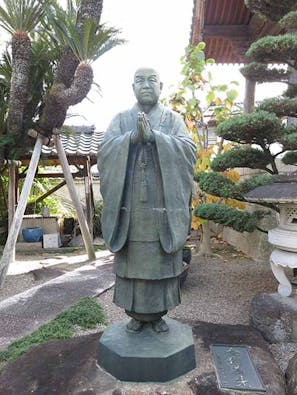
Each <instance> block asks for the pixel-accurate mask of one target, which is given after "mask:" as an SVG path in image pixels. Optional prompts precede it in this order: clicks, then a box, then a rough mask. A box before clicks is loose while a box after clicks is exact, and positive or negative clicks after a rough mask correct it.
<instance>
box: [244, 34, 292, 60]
mask: <svg viewBox="0 0 297 395" xmlns="http://www.w3.org/2000/svg"><path fill="white" fill-rule="evenodd" d="M246 54H247V56H249V57H251V58H252V59H253V60H255V61H257V62H279V63H281V62H282V63H286V62H287V61H290V60H295V59H297V35H296V34H292V33H287V34H284V35H282V36H265V37H263V38H260V39H259V40H258V41H256V42H254V43H253V44H252V45H251V46H250V48H249V49H248V51H247V53H246Z"/></svg>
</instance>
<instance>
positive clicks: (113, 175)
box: [98, 114, 132, 252]
mask: <svg viewBox="0 0 297 395" xmlns="http://www.w3.org/2000/svg"><path fill="white" fill-rule="evenodd" d="M120 123H121V115H120V114H119V115H117V116H116V117H115V118H114V119H113V121H112V122H111V124H110V126H109V128H108V129H107V131H106V132H105V135H104V139H103V142H102V143H101V145H100V146H99V152H98V170H99V176H100V192H101V195H102V198H103V201H104V207H103V213H102V218H101V225H102V233H103V238H104V240H105V242H106V244H107V246H108V248H109V249H110V250H111V251H112V252H117V251H119V250H120V249H121V248H122V247H123V245H124V243H125V241H126V238H127V229H126V231H125V230H124V231H123V230H122V231H120V232H119V229H118V225H119V216H120V210H121V202H122V196H123V190H124V186H125V178H126V168H127V162H128V157H129V146H130V138H131V133H132V131H130V132H129V131H128V132H126V133H124V134H121V125H120ZM122 225H123V224H122ZM127 226H128V224H126V227H127Z"/></svg>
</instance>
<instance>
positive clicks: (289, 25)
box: [279, 11, 297, 29]
mask: <svg viewBox="0 0 297 395" xmlns="http://www.w3.org/2000/svg"><path fill="white" fill-rule="evenodd" d="M279 24H280V25H281V27H282V28H284V29H296V28H297V11H291V12H289V13H288V14H286V15H285V16H284V17H283V18H282V19H281V20H280V21H279Z"/></svg>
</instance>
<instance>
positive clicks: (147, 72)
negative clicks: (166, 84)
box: [133, 68, 162, 105]
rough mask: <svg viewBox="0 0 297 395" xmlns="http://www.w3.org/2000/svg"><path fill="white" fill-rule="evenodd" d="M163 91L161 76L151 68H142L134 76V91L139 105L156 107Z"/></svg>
mask: <svg viewBox="0 0 297 395" xmlns="http://www.w3.org/2000/svg"><path fill="white" fill-rule="evenodd" d="M161 89H162V83H161V82H160V77H159V74H158V73H157V72H156V71H155V70H153V69H149V68H142V69H139V70H137V71H136V73H135V75H134V83H133V90H134V94H135V96H136V99H137V101H138V103H140V104H142V105H154V104H156V103H157V102H158V100H159V96H160V93H161Z"/></svg>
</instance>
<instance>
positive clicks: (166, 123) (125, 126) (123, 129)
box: [98, 103, 196, 314]
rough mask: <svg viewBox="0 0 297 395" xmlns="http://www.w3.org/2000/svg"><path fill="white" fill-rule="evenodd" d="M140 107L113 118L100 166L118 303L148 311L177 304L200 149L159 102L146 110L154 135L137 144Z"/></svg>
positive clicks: (104, 219)
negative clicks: (134, 138)
mask: <svg viewBox="0 0 297 395" xmlns="http://www.w3.org/2000/svg"><path fill="white" fill-rule="evenodd" d="M140 111H141V109H140V108H139V106H138V105H137V104H136V105H135V106H134V107H133V108H132V109H131V110H128V111H125V112H123V113H120V114H118V115H117V116H116V117H115V118H114V119H113V121H112V122H111V124H110V126H109V128H108V130H107V131H106V133H105V136H104V140H103V142H102V144H101V145H100V147H99V155H98V168H99V174H100V190H101V194H102V197H103V213H102V231H103V237H104V239H105V241H106V243H107V245H108V247H109V249H110V250H111V251H112V252H114V253H115V258H114V272H115V274H116V284H115V293H114V302H115V303H116V304H117V305H119V306H121V307H123V308H125V309H126V310H127V311H132V312H136V313H144V314H150V313H158V312H163V311H166V310H169V309H171V308H173V307H175V306H176V305H178V304H179V303H180V291H179V280H178V276H179V274H180V273H181V272H182V247H183V245H184V243H185V240H186V238H187V235H188V232H189V224H190V207H189V205H190V197H191V190H192V181H193V169H194V164H195V161H196V148H195V145H194V144H193V142H192V140H191V138H190V136H189V133H188V131H187V129H186V126H185V124H184V121H183V119H182V118H181V116H180V115H179V114H177V113H175V112H173V111H171V110H169V109H165V108H164V107H163V106H162V105H161V104H159V103H158V104H156V105H155V106H154V107H153V108H152V110H151V111H150V112H149V113H148V114H147V118H148V119H149V122H150V125H151V128H152V134H153V139H152V141H151V142H148V143H143V142H138V143H134V140H133V136H134V134H135V132H136V131H137V114H138V112H140Z"/></svg>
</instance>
